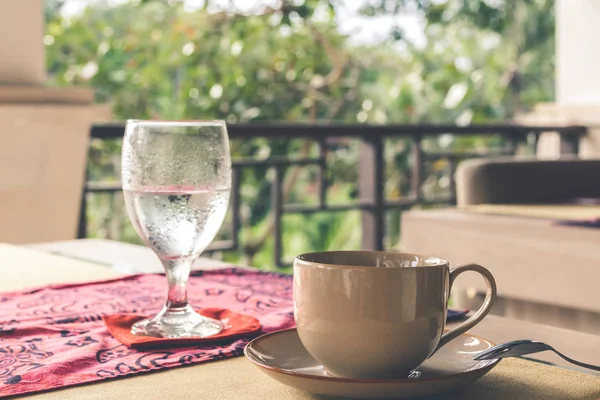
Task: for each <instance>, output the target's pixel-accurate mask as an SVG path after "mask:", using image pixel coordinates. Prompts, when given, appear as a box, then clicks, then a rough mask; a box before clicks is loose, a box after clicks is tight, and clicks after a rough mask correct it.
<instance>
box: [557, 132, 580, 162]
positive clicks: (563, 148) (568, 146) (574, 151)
mask: <svg viewBox="0 0 600 400" xmlns="http://www.w3.org/2000/svg"><path fill="white" fill-rule="evenodd" d="M558 135H559V137H560V156H561V157H562V156H564V155H575V156H577V155H578V154H579V137H578V136H576V135H569V134H568V132H567V133H565V132H562V131H558Z"/></svg>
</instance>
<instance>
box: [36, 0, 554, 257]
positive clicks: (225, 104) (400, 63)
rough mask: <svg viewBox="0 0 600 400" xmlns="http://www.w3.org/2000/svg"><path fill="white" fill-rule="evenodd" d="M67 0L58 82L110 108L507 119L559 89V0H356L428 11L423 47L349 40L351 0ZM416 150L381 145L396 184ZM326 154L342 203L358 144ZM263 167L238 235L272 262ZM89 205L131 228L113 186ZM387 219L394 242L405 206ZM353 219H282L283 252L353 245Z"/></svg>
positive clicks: (306, 185) (112, 157) (253, 115)
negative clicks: (90, 91) (89, 92)
mask: <svg viewBox="0 0 600 400" xmlns="http://www.w3.org/2000/svg"><path fill="white" fill-rule="evenodd" d="M62 3H63V1H62V0H51V1H48V2H47V3H46V4H47V15H46V18H47V37H46V38H45V43H46V44H47V59H48V71H49V75H50V76H51V78H52V80H53V82H54V83H55V84H58V85H87V86H91V87H93V88H94V89H95V93H96V98H97V101H99V102H111V103H112V105H113V109H114V113H115V117H116V118H117V119H126V118H163V119H207V118H222V119H225V120H227V121H228V122H229V123H236V122H255V121H294V122H317V121H319V122H327V121H339V122H346V123H374V124H384V123H418V122H456V123H459V124H468V123H471V122H487V121H498V120H506V119H510V118H511V117H512V116H513V115H514V114H515V113H516V112H519V111H521V110H523V109H526V108H527V107H529V106H531V105H533V104H535V103H536V102H538V101H544V100H547V99H549V98H551V97H552V96H553V76H552V75H553V68H554V64H553V57H552V55H553V16H552V14H553V13H552V12H551V11H549V10H550V9H551V8H552V2H550V1H542V0H539V1H534V0H526V1H523V2H504V1H492V0H479V1H475V0H471V1H467V0H454V1H453V0H449V1H446V2H440V1H436V2H433V1H425V0H421V1H417V0H405V1H400V0H387V1H382V0H377V1H373V0H372V1H370V2H368V4H367V5H366V6H365V7H364V8H363V10H362V12H363V14H364V15H365V16H366V17H365V18H368V16H378V15H381V14H382V13H387V14H394V13H396V14H398V13H401V12H409V11H410V12H417V13H421V14H420V15H422V16H423V18H424V19H425V30H424V35H425V39H426V40H425V45H419V44H416V43H412V42H411V41H410V40H409V39H407V37H406V35H404V34H403V32H402V30H401V29H400V27H396V28H395V29H392V30H391V31H390V35H389V37H388V38H386V39H385V40H383V41H381V42H379V43H372V44H362V45H357V44H355V43H354V42H353V41H352V40H350V38H349V37H348V36H346V35H343V34H341V33H340V31H339V29H338V26H337V23H336V10H338V9H339V7H344V2H343V1H335V0H304V1H298V0H289V1H287V0H286V1H280V2H279V3H278V5H277V6H276V7H265V6H262V5H260V4H259V5H258V6H257V8H256V9H255V10H243V11H240V10H235V9H231V8H225V9H222V8H219V4H222V3H223V2H214V1H211V0H207V1H205V3H204V6H203V7H200V8H197V9H189V8H187V7H186V5H185V4H184V2H182V1H180V0H146V1H142V2H140V1H131V2H125V3H122V4H118V5H108V4H106V3H105V2H93V3H91V4H90V5H89V6H88V7H87V8H86V9H85V10H84V12H83V13H82V14H80V15H74V16H70V17H66V16H64V15H63V14H61V12H60V9H61V6H62ZM517 3H518V5H516V4H517ZM515 21H516V22H515ZM519 24H524V25H519ZM519 26H526V27H527V28H526V29H523V28H519ZM501 144H502V143H501V140H500V139H493V140H487V141H482V140H481V139H480V138H468V139H466V140H462V139H461V140H460V141H457V140H454V138H452V137H442V138H439V139H434V140H430V141H427V143H426V145H427V146H428V148H429V149H439V148H454V149H459V150H460V149H467V148H473V147H475V148H479V147H487V146H497V145H501ZM119 149H120V145H119V144H118V143H109V142H106V143H105V142H99V141H98V142H93V143H92V144H91V152H90V165H91V166H92V167H93V168H92V169H91V171H90V173H91V178H92V179H95V180H110V179H113V180H118V175H119V174H118V171H119V168H120V165H119V162H120V160H119ZM408 150H409V148H408V146H407V145H406V143H404V141H402V140H391V141H389V143H387V146H386V156H387V159H388V160H389V167H388V168H387V171H388V177H387V179H388V181H387V183H386V192H387V195H388V197H391V198H396V197H400V196H404V195H406V194H407V192H408V190H409V186H410V185H409V183H410V182H409V181H408V178H407V171H408V170H409V168H410V163H411V158H410V156H409V151H408ZM232 151H233V154H234V155H235V156H251V157H268V156H272V155H279V154H297V155H306V154H310V153H313V152H315V149H314V148H313V146H312V145H311V144H310V143H308V142H305V141H301V140H297V141H288V142H281V141H266V140H259V139H256V140H248V141H241V142H235V143H233V147H232ZM330 153H331V154H330V155H331V157H330V160H329V173H330V177H329V178H330V180H331V181H332V185H331V187H330V188H329V196H330V198H331V199H333V201H337V202H346V201H348V200H351V199H352V198H353V197H354V196H355V195H356V184H355V182H356V164H357V163H356V155H357V152H356V146H355V143H349V144H348V143H345V142H344V143H338V144H332V148H331V151H330ZM446 170H447V165H446V164H445V163H444V162H441V163H436V164H433V165H431V166H429V169H428V171H429V173H430V175H431V177H432V178H431V179H429V180H428V181H427V185H426V186H427V187H426V188H424V191H425V192H426V193H440V192H444V191H445V190H447V185H446V183H447V182H446V181H447V178H446V181H444V179H443V178H444V174H445V173H446V172H447V171H446ZM315 176H316V174H315V170H314V169H311V168H302V169H301V168H290V170H289V171H288V173H287V174H286V180H285V183H284V185H285V196H286V198H287V199H288V201H291V202H295V203H301V202H310V201H314V199H316V188H315V185H314V184H313V181H314V178H315ZM270 180H271V176H270V174H269V171H268V170H266V169H265V168H255V169H253V170H246V171H244V174H243V184H242V192H241V195H242V203H243V210H242V218H243V225H244V228H243V230H242V233H241V236H242V239H243V240H242V242H243V243H244V246H245V247H244V249H243V251H242V253H241V254H233V255H228V257H233V258H231V259H235V260H237V258H238V257H240V256H242V257H245V258H244V259H242V261H243V262H247V263H251V264H252V265H257V266H268V265H269V264H270V261H271V258H270V251H271V249H272V238H271V232H272V223H271V221H270V219H269V209H270V204H269V202H268V201H267V202H266V201H264V199H265V198H267V199H268V198H270V197H269V191H270ZM90 208H91V209H92V210H93V212H91V214H90V216H89V217H90V219H91V227H92V230H93V231H95V234H96V235H99V236H108V237H111V238H115V239H124V240H128V241H136V240H137V236H136V235H135V233H134V232H133V230H132V229H131V228H130V225H129V222H128V221H127V218H126V217H125V216H124V210H123V208H122V201H121V199H120V198H118V197H117V198H115V199H113V200H112V201H107V200H106V198H104V197H101V196H95V197H94V199H92V204H91V207H90ZM394 219H395V221H394ZM391 220H392V221H393V223H392V224H391V225H390V226H391V229H390V232H391V237H390V244H392V245H393V244H395V242H396V241H397V238H398V234H399V232H398V231H397V221H398V219H397V214H396V213H392V215H391ZM359 221H360V219H359V215H358V214H352V215H350V217H346V216H345V215H342V214H318V215H311V216H307V217H296V216H290V217H286V223H285V226H284V228H285V232H284V239H285V246H284V247H285V248H286V251H289V252H290V253H289V254H294V252H297V251H296V250H298V249H302V248H304V249H307V248H308V249H315V250H316V249H327V248H356V247H357V246H359V244H360V232H359V231H358V227H359ZM357 233H358V234H357Z"/></svg>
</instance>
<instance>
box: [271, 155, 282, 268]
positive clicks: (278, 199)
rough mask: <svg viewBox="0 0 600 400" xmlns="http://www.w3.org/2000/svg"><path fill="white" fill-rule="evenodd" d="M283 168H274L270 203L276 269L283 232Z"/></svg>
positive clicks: (280, 258)
mask: <svg viewBox="0 0 600 400" xmlns="http://www.w3.org/2000/svg"><path fill="white" fill-rule="evenodd" d="M283 174H284V171H283V167H282V166H280V165H277V166H275V176H274V177H273V186H272V189H271V190H272V192H271V199H272V200H271V201H272V202H273V203H272V207H273V218H274V219H273V237H274V246H273V262H274V264H275V266H276V267H281V265H282V248H283V245H282V240H283V238H282V236H283V231H282V229H281V217H282V216H283V185H282V182H283Z"/></svg>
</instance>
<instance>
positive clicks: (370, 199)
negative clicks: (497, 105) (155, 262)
mask: <svg viewBox="0 0 600 400" xmlns="http://www.w3.org/2000/svg"><path fill="white" fill-rule="evenodd" d="M228 131H229V137H230V139H231V140H232V141H234V140H244V139H245V140H248V139H255V138H264V139H272V140H275V139H284V140H292V139H308V140H311V141H313V142H314V143H316V144H317V145H318V149H319V151H318V153H317V154H318V155H317V156H316V157H315V156H311V157H302V158H297V157H289V156H276V157H269V158H266V159H247V158H242V159H234V160H233V167H232V168H233V169H232V174H233V179H232V189H231V190H232V192H231V193H232V197H231V209H230V211H231V213H232V218H231V227H230V230H231V232H232V236H233V237H232V238H231V239H230V240H226V241H220V242H215V243H213V245H212V246H211V247H210V248H209V250H213V251H215V250H232V249H237V248H238V246H239V245H240V243H239V231H240V226H241V225H240V223H241V218H240V208H241V207H240V206H241V196H240V187H241V173H242V170H243V169H245V168H256V167H259V166H260V167H268V168H271V169H272V170H273V171H274V180H273V183H272V188H271V195H272V198H271V201H272V203H271V206H272V215H273V218H274V229H273V235H274V260H273V262H274V265H277V266H282V265H288V264H289V260H283V259H282V254H283V249H282V217H283V215H285V214H290V213H301V214H310V213H316V212H340V211H349V210H360V211H361V213H362V233H363V236H362V238H363V239H362V247H363V248H365V249H376V250H381V249H384V238H385V220H384V219H385V213H386V212H387V211H388V210H391V209H400V210H404V209H408V208H410V207H412V206H414V205H452V204H455V202H456V195H455V194H456V192H455V185H454V173H455V170H456V166H457V164H458V163H459V162H460V161H461V160H464V159H468V158H474V157H486V156H502V155H515V154H516V152H517V148H518V147H519V145H520V144H522V143H528V146H529V147H530V148H532V149H535V147H536V144H537V142H538V139H539V136H540V135H541V134H542V133H545V132H555V133H557V134H558V135H559V137H560V140H561V154H573V155H576V154H577V153H578V143H579V139H580V137H581V136H582V135H585V133H586V128H585V127H581V126H566V127H565V126H563V127H531V126H520V125H470V126H454V125H384V126H379V125H376V126H370V125H301V124H295V125H286V124H267V125H263V124H260V125H259V124H248V125H243V124H233V125H229V126H228ZM123 133H124V125H123V124H108V125H94V126H92V128H91V132H90V134H91V137H92V138H95V139H103V140H111V139H120V138H122V137H123ZM446 134H450V135H453V137H459V136H481V137H489V136H492V135H495V136H500V137H501V138H502V139H503V140H502V146H501V147H500V148H497V149H494V150H491V151H485V152H479V151H476V152H453V151H435V152H428V151H425V150H424V148H423V146H422V144H423V141H424V140H425V138H428V137H436V136H440V135H446ZM335 138H352V139H357V140H359V141H360V144H359V158H358V193H359V195H358V201H356V202H352V203H349V204H330V203H329V202H328V199H327V192H326V191H327V185H328V182H327V178H326V172H327V154H328V151H329V149H328V142H329V141H330V140H331V139H335ZM390 138H400V139H405V140H407V141H410V146H411V150H410V151H411V156H412V157H411V169H412V171H411V172H410V174H411V179H410V182H411V191H410V192H411V195H409V196H404V197H401V198H399V199H395V200H390V199H387V198H386V196H385V193H384V185H385V173H386V171H385V168H386V167H385V160H384V143H385V140H387V139H390ZM436 160H446V161H447V163H448V166H449V168H448V169H449V172H448V174H449V176H448V179H449V182H450V183H449V190H448V195H447V196H444V197H441V198H426V197H424V196H423V195H422V191H421V185H422V184H423V181H424V178H425V176H424V165H425V163H426V162H432V161H436ZM291 166H316V167H317V168H318V175H317V181H318V201H317V203H316V204H315V205H305V204H284V196H283V193H284V192H283V187H282V182H283V178H284V175H285V171H286V169H287V168H288V167H291ZM120 190H121V186H120V184H119V183H103V182H86V185H85V189H84V193H83V196H82V206H81V214H80V223H79V233H78V234H79V237H80V238H83V237H86V236H87V195H88V194H89V193H99V192H105V193H107V192H108V193H114V192H118V191H120Z"/></svg>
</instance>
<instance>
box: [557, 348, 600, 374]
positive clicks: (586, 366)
mask: <svg viewBox="0 0 600 400" xmlns="http://www.w3.org/2000/svg"><path fill="white" fill-rule="evenodd" d="M552 351H554V352H555V353H556V354H558V355H559V356H560V357H562V358H563V359H564V360H565V361H568V362H570V363H571V364H575V365H579V366H580V367H583V368H587V369H591V370H593V371H600V367H599V366H597V365H592V364H586V363H584V362H581V361H577V360H573V359H572V358H571V357H567V356H565V355H564V354H563V353H561V352H560V351H558V350H556V349H554V348H553V349H552Z"/></svg>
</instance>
